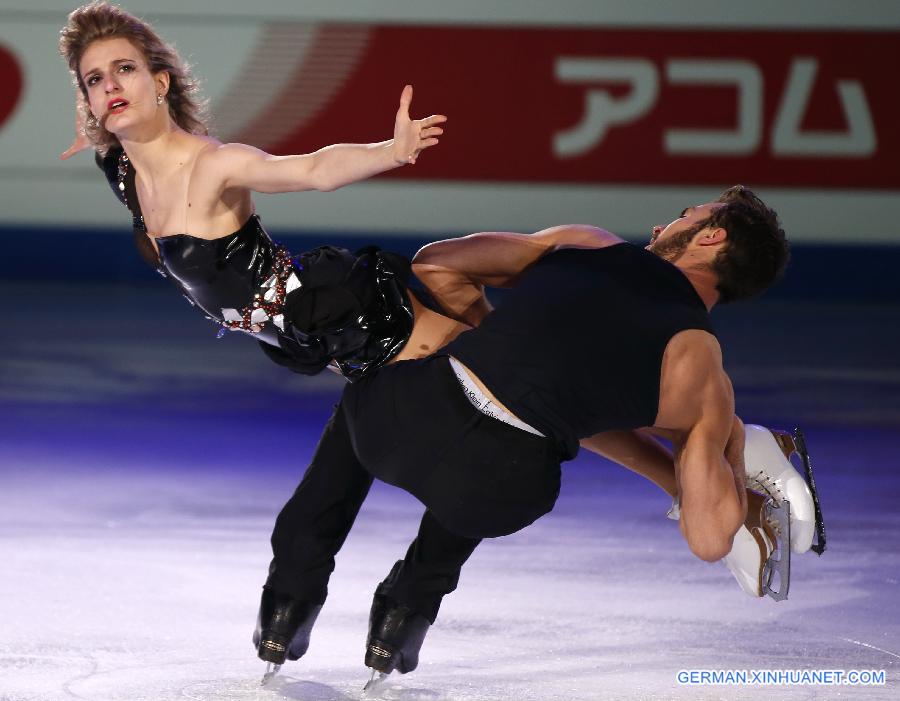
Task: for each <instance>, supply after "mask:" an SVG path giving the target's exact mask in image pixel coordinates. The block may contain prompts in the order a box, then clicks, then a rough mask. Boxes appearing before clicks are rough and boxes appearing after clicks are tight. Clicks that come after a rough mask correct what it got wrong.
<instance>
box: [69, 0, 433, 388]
mask: <svg viewBox="0 0 900 701" xmlns="http://www.w3.org/2000/svg"><path fill="white" fill-rule="evenodd" d="M60 52H61V53H62V55H63V56H64V58H65V59H66V61H67V63H68V65H69V69H70V70H71V72H72V75H73V79H74V82H75V84H76V86H77V89H78V107H77V109H78V117H79V118H78V120H77V121H78V125H79V126H78V131H77V134H76V138H75V141H74V143H73V144H72V146H71V147H70V148H69V149H68V150H67V151H66V152H65V153H63V154H62V155H61V158H63V159H66V158H69V157H71V156H72V155H74V154H75V153H77V152H78V151H81V150H83V149H86V148H89V147H94V149H95V150H96V152H97V160H98V164H99V165H101V166H102V168H103V170H104V171H105V173H106V176H107V178H108V179H109V181H110V184H111V186H112V187H113V190H114V192H115V193H116V195H117V196H118V197H119V198H120V199H121V200H122V202H123V203H124V204H125V205H126V206H127V207H128V208H129V209H130V210H131V213H132V216H133V221H134V235H135V243H136V245H137V248H138V250H139V251H140V253H141V255H142V256H143V257H144V258H145V260H147V261H148V262H149V263H151V264H152V265H153V266H154V267H156V268H157V269H159V270H160V272H162V273H163V274H164V275H166V276H168V277H170V278H172V279H173V281H174V282H175V283H176V284H177V285H178V286H180V287H181V288H182V290H183V292H184V293H185V294H186V295H187V296H188V297H189V298H191V299H192V300H193V301H194V302H196V303H197V304H198V305H199V306H200V307H201V308H202V309H203V310H204V311H205V312H206V314H207V315H208V316H209V317H210V318H212V319H214V320H215V321H217V322H218V323H220V324H222V327H223V328H222V330H223V331H224V330H226V329H231V330H240V331H245V332H249V333H251V334H253V335H255V336H256V338H257V339H258V340H260V341H262V342H263V344H264V345H265V346H267V348H268V351H269V352H270V355H272V356H273V358H276V359H277V360H279V362H282V363H287V364H293V365H294V366H295V367H296V368H297V369H300V368H302V369H304V370H306V371H309V372H317V371H318V370H321V369H322V367H324V366H325V365H326V364H328V363H329V362H330V361H331V360H332V359H335V358H336V359H338V360H337V362H338V363H339V365H340V369H341V370H342V371H343V372H344V373H345V374H346V375H348V376H349V377H352V376H354V375H358V374H361V373H362V372H363V371H364V370H365V369H366V368H368V367H372V366H373V365H378V364H381V363H383V362H387V360H389V359H391V358H393V357H395V356H396V355H397V354H398V352H399V351H400V350H401V348H402V346H403V342H404V341H405V340H406V339H407V338H408V337H409V332H410V330H411V327H412V318H413V314H414V312H413V304H414V302H412V301H410V299H409V298H408V296H407V295H406V294H405V293H404V292H402V290H401V287H402V285H400V284H399V283H398V277H397V276H400V278H404V276H405V274H406V271H407V270H408V264H406V265H404V264H403V262H402V259H400V258H399V257H395V256H390V255H388V254H382V253H379V252H376V251H369V252H368V253H367V254H366V255H365V256H363V257H362V258H361V259H358V258H356V257H354V256H350V255H349V254H348V253H346V252H342V251H339V250H337V249H332V248H322V249H318V250H316V251H314V252H311V253H309V254H307V255H305V256H301V261H300V263H299V264H298V265H296V266H295V265H293V264H292V263H291V258H290V255H289V254H288V253H287V252H286V251H284V250H283V249H281V248H279V247H277V246H275V244H274V243H273V242H272V240H271V239H270V238H269V236H268V234H267V233H266V232H265V230H264V229H263V227H262V224H261V222H260V219H259V217H258V216H257V215H256V213H255V209H254V205H253V200H252V197H251V193H252V192H253V191H256V192H265V193H274V192H296V191H301V190H309V189H316V190H323V191H327V190H334V189H336V188H338V187H341V186H343V185H346V184H348V183H352V182H356V181H358V180H362V179H365V178H368V177H370V176H372V175H376V174H378V173H382V172H384V171H387V170H391V169H393V168H398V167H400V166H403V165H407V164H413V163H415V162H416V159H417V158H418V156H419V154H420V153H421V152H422V151H423V150H424V149H427V148H430V147H431V146H434V145H436V144H437V143H438V137H439V136H440V135H441V134H442V133H443V129H442V128H441V127H440V126H438V125H440V124H442V123H443V122H445V121H446V117H444V116H443V115H433V116H431V117H428V118H426V119H420V120H413V119H411V118H410V116H409V106H410V102H411V100H412V87H411V86H406V87H405V88H404V89H403V92H402V94H401V97H400V108H399V110H398V111H397V116H396V120H395V124H394V136H393V138H392V139H389V140H387V141H383V142H381V143H375V144H337V145H333V146H328V147H326V148H323V149H321V150H319V151H316V152H315V153H310V154H303V155H292V156H272V155H270V154H267V153H264V152H263V151H260V150H259V149H256V148H253V147H251V146H247V145H244V144H222V143H220V142H219V141H217V140H216V139H214V138H212V137H210V136H208V135H207V130H206V124H205V120H204V114H203V105H202V103H201V102H200V100H199V99H198V97H197V94H196V92H197V89H196V84H195V83H194V81H193V79H192V77H191V75H190V73H189V71H188V69H187V67H186V66H185V64H184V62H183V61H182V60H181V58H180V57H179V56H178V54H177V53H176V52H175V50H174V49H173V48H172V47H171V46H169V45H168V44H166V43H165V42H164V41H163V40H162V39H161V38H160V37H159V36H158V35H157V34H156V32H155V31H154V30H153V28H152V27H151V26H150V25H149V24H147V23H146V22H144V21H142V20H140V19H138V18H137V17H134V16H133V15H130V14H128V13H127V12H125V11H124V10H122V9H121V8H119V7H117V6H115V5H110V4H107V3H106V2H93V3H91V4H89V5H84V6H82V7H79V8H78V9H76V10H75V11H74V12H72V13H71V15H70V16H69V21H68V23H67V25H66V27H65V28H64V29H63V30H62V32H61V35H60ZM354 266H356V270H354V271H353V274H352V275H351V276H350V278H351V284H350V285H349V287H350V288H351V289H352V290H353V292H354V295H351V294H343V295H338V296H337V298H335V297H334V295H331V296H330V295H328V294H315V293H313V294H310V295H303V297H304V299H303V304H302V305H299V308H295V309H293V311H294V312H295V313H296V314H297V315H299V317H298V318H302V319H303V320H304V321H305V322H306V323H307V328H306V329H305V330H300V329H299V328H298V326H297V325H295V324H291V323H290V322H289V321H287V322H286V321H285V317H284V315H283V313H282V308H283V307H284V304H285V299H286V297H287V296H288V295H289V294H290V293H291V292H293V291H294V290H296V289H299V288H300V287H306V288H307V289H308V290H310V291H312V290H313V289H314V288H321V287H328V286H330V285H333V284H335V283H336V282H338V281H340V280H343V279H345V278H346V277H347V274H348V273H349V271H350V268H353V267H354ZM394 266H399V267H398V268H397V269H395V268H394ZM319 292H320V293H321V290H319ZM294 306H295V307H297V306H298V305H294ZM323 310H326V311H327V315H328V316H329V317H330V318H331V319H334V318H335V317H338V316H339V317H341V320H342V321H345V322H346V323H342V324H341V323H339V324H337V325H334V324H332V326H331V331H332V333H331V334H330V336H329V338H328V340H325V341H323V339H322V338H318V337H317V338H316V339H313V340H311V338H310V334H309V331H310V330H311V329H312V330H316V329H317V327H316V322H317V321H321V318H322V314H323ZM360 319H362V320H363V321H362V322H360V321H359V320H360Z"/></svg>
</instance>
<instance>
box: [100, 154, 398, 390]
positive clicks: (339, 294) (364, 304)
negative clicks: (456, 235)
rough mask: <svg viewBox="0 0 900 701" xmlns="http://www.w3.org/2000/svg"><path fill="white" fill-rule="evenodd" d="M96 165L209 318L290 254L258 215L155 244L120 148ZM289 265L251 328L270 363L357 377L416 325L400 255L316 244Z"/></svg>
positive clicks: (163, 264)
mask: <svg viewBox="0 0 900 701" xmlns="http://www.w3.org/2000/svg"><path fill="white" fill-rule="evenodd" d="M97 164H98V166H100V168H101V169H102V170H103V171H104V173H105V174H106V177H107V180H108V181H109V184H110V187H112V190H113V192H114V193H115V194H116V196H117V197H118V198H119V200H120V201H121V202H122V203H123V204H124V205H125V206H126V207H128V209H129V210H130V211H131V214H132V217H133V228H134V241H135V245H136V247H137V249H138V252H139V253H140V254H141V256H142V257H143V258H144V259H145V260H146V261H147V262H148V263H150V264H151V265H153V266H154V267H155V268H156V269H157V270H158V271H159V272H160V273H161V274H162V275H163V276H165V277H168V278H169V279H171V280H172V282H174V283H175V284H176V285H177V286H178V287H179V288H181V290H182V292H183V293H184V295H185V296H186V297H187V298H188V300H189V301H190V302H191V303H192V304H195V305H197V306H198V307H200V308H201V309H202V310H203V311H204V312H206V315H207V316H208V317H209V318H210V319H212V320H214V321H216V322H218V323H220V324H221V323H222V322H223V321H226V320H227V316H226V311H232V310H233V312H232V313H238V314H240V313H242V312H244V311H245V310H247V309H249V308H250V305H252V304H253V303H254V301H255V299H258V298H262V297H263V296H264V295H265V292H266V286H267V285H269V286H271V283H272V281H273V275H274V272H275V270H274V266H273V263H274V262H275V259H276V256H278V255H280V256H282V257H286V256H287V254H286V253H285V252H283V249H280V247H279V246H278V245H276V244H275V243H274V242H273V241H272V239H271V238H270V237H269V235H268V233H267V232H266V230H265V229H264V228H263V226H262V223H261V222H260V220H259V217H258V216H257V215H255V214H254V215H252V216H251V217H250V218H249V219H248V220H247V221H246V223H245V224H244V225H243V226H242V227H241V228H240V229H239V230H238V231H235V232H234V233H232V234H229V235H228V236H224V237H221V238H216V239H204V238H199V237H196V236H191V235H189V234H174V235H170V236H160V237H157V238H155V239H154V241H155V243H156V250H154V247H153V244H152V243H151V240H150V238H148V236H147V229H146V226H145V224H144V219H143V216H142V213H141V209H140V203H139V201H138V197H137V191H136V188H135V184H134V179H135V175H134V168H132V167H131V166H130V163H129V161H128V158H127V156H125V155H124V153H123V151H122V149H112V150H111V151H110V152H109V153H108V154H107V155H106V157H105V158H99V156H98V158H97ZM280 250H281V251H282V252H281V253H279V251H280ZM288 270H289V272H290V273H291V277H292V278H293V280H292V285H291V286H289V289H288V292H289V293H288V294H287V295H286V297H285V298H284V300H283V303H282V305H281V307H282V309H279V310H278V311H279V312H281V311H282V310H283V313H277V314H276V313H274V312H273V315H270V316H272V317H273V318H269V319H267V321H265V323H264V324H262V329H261V330H259V331H255V332H254V333H253V334H252V335H253V336H254V337H255V338H256V339H257V340H259V341H261V344H260V345H262V347H263V350H264V351H265V352H266V354H267V355H268V356H269V357H270V359H272V360H273V361H274V362H276V363H278V364H280V365H284V366H286V367H288V368H290V369H292V370H294V371H296V372H300V373H304V374H315V373H317V372H319V371H321V370H322V369H323V368H324V367H325V366H326V365H328V364H329V363H330V362H332V361H334V362H335V363H336V365H337V367H338V368H339V370H340V371H341V373H342V374H343V375H344V376H345V377H346V378H347V379H348V380H351V381H353V380H356V379H359V378H360V377H363V376H364V375H365V374H366V373H368V372H370V371H371V370H373V369H374V368H377V367H379V366H381V365H383V364H384V363H386V362H388V361H389V360H390V359H391V358H393V357H394V356H396V355H397V353H399V352H400V350H402V348H403V347H404V346H405V344H406V341H407V340H408V339H409V337H410V335H411V333H412V326H413V312H412V305H411V303H410V298H409V294H408V292H407V289H406V284H407V281H408V277H409V274H410V270H409V261H408V260H406V259H405V258H403V257H401V256H396V255H394V254H391V253H387V252H384V251H379V250H378V249H377V248H372V249H368V250H365V251H361V252H360V253H359V254H358V255H354V254H351V253H350V252H349V251H346V250H344V249H338V248H333V247H330V246H321V247H319V248H316V249H313V250H311V251H308V252H306V253H303V254H301V255H299V256H297V257H296V258H294V259H293V260H292V261H291V262H290V265H289V266H288ZM276 320H277V323H276ZM222 328H224V326H223V327H222Z"/></svg>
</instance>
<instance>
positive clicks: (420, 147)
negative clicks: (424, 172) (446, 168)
mask: <svg viewBox="0 0 900 701" xmlns="http://www.w3.org/2000/svg"><path fill="white" fill-rule="evenodd" d="M412 96H413V89H412V85H407V86H406V87H405V88H403V92H402V93H400V109H398V110H397V120H396V121H395V122H394V160H395V161H396V162H397V163H410V164H412V163H415V162H416V159H417V158H418V157H419V154H420V153H422V151H424V150H425V149H426V148H428V147H430V146H435V145H437V143H438V139H437V137H438V136H440V135H441V134H443V133H444V130H443V129H441V128H440V127H439V126H436V125H438V124H443V123H444V122H446V121H447V118H446V117H445V116H444V115H442V114H433V115H431V116H430V117H426V118H425V119H415V120H413V119H410V117H409V105H410V103H411V102H412Z"/></svg>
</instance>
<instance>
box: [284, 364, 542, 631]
mask: <svg viewBox="0 0 900 701" xmlns="http://www.w3.org/2000/svg"><path fill="white" fill-rule="evenodd" d="M373 476H374V477H377V478H379V479H382V480H384V481H385V482H388V483H390V484H394V485H396V486H399V487H401V488H403V489H405V490H407V491H409V492H410V493H412V494H413V495H414V496H416V497H417V498H419V500H420V501H422V502H423V503H424V504H425V506H426V511H425V514H424V516H423V517H422V521H421V523H420V526H419V532H418V534H417V536H416V539H415V540H414V541H413V542H412V544H411V545H410V547H409V549H408V551H407V553H406V556H405V558H404V559H403V560H402V561H399V562H398V563H396V565H395V566H394V567H393V569H392V570H391V572H390V574H389V575H388V577H387V578H386V579H385V580H384V581H383V582H382V583H381V584H380V585H379V588H378V592H379V593H381V594H385V595H387V596H389V597H390V598H392V599H394V600H395V601H397V602H399V603H402V604H405V605H406V606H409V607H410V608H412V609H413V610H416V611H419V612H420V613H422V614H423V615H425V616H426V617H427V618H428V619H429V620H431V621H432V622H434V619H435V617H436V616H437V613H438V610H439V608H440V604H441V600H442V599H443V597H444V596H445V595H446V594H448V593H450V592H452V591H453V590H454V589H455V588H456V586H457V584H458V582H459V576H460V571H461V569H462V566H463V565H464V564H465V562H466V560H467V559H468V558H469V556H470V555H471V554H472V552H473V551H474V549H475V547H476V546H477V545H478V543H479V542H480V540H481V538H484V537H496V536H501V535H506V534H508V533H512V532H515V531H517V530H519V529H521V528H524V527H525V526H527V525H528V524H530V523H532V522H533V521H534V520H535V519H537V518H539V517H540V516H541V515H543V514H544V513H547V512H548V511H550V509H552V508H553V505H554V503H555V501H556V498H557V495H558V493H559V457H558V454H557V453H556V451H555V449H554V448H553V445H552V443H551V442H550V441H549V440H546V439H544V438H541V437H539V436H534V435H532V434H529V433H527V432H525V431H521V430H520V429H517V428H513V427H511V426H508V425H507V424H504V423H502V422H499V421H496V420H495V419H491V418H489V417H487V416H485V415H484V414H482V413H480V412H478V411H477V410H476V409H475V408H474V407H472V405H471V404H470V403H469V401H468V399H466V397H465V395H464V394H463V391H462V389H461V388H460V386H459V384H458V382H457V380H456V377H455V376H454V375H453V372H452V370H451V368H450V366H449V361H448V359H447V358H446V357H434V358H426V359H423V360H416V361H402V362H399V363H394V364H392V365H388V366H386V367H384V368H381V369H380V370H379V371H378V372H376V373H374V374H373V375H372V376H370V377H368V378H366V379H364V380H361V381H359V382H357V383H355V384H352V385H348V386H347V387H346V389H345V391H344V395H343V397H342V400H341V403H340V404H339V405H338V406H337V407H336V409H335V413H334V415H333V416H332V418H331V420H330V421H329V423H328V425H327V426H326V428H325V431H324V432H323V434H322V438H321V439H320V441H319V445H318V447H317V449H316V452H315V455H314V456H313V460H312V463H311V464H310V466H309V468H308V469H307V471H306V474H305V475H304V477H303V480H302V482H301V483H300V485H299V486H298V487H297V490H296V491H295V492H294V495H293V496H292V497H291V499H290V500H289V501H288V502H287V504H286V505H285V506H284V508H283V509H282V511H281V513H280V514H279V516H278V519H277V520H276V523H275V529H274V531H273V533H272V550H273V555H274V557H273V560H272V564H271V567H270V570H269V578H268V581H267V585H268V586H271V587H272V588H274V589H276V590H277V591H282V592H284V593H288V594H290V595H292V596H294V597H296V598H301V599H304V600H309V601H314V602H316V603H321V602H324V600H325V597H326V596H327V591H328V588H327V587H328V579H329V577H330V575H331V572H332V571H333V570H334V556H335V554H336V553H337V552H338V550H340V548H341V546H342V545H343V543H344V540H345V538H346V537H347V534H348V533H349V531H350V528H351V527H352V525H353V521H354V520H355V518H356V515H357V513H358V512H359V508H360V506H361V505H362V502H363V500H364V499H365V497H366V494H367V493H368V490H369V487H370V486H371V483H372V478H373Z"/></svg>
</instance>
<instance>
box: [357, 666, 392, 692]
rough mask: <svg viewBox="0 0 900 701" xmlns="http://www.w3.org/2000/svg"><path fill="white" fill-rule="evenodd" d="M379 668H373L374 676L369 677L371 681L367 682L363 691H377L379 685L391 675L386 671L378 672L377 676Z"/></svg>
mask: <svg viewBox="0 0 900 701" xmlns="http://www.w3.org/2000/svg"><path fill="white" fill-rule="evenodd" d="M376 672H377V670H374V669H373V670H372V676H371V677H370V678H369V681H367V682H366V685H365V686H364V687H363V689H362V690H363V693H366V692H369V691H376V690H377V689H378V688H379V687H381V686H382V684H384V680H385V679H387V678H388V677H389V676H390V675H389V674H385V673H384V672H377V674H378V676H377V677H376V676H375V674H376Z"/></svg>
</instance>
